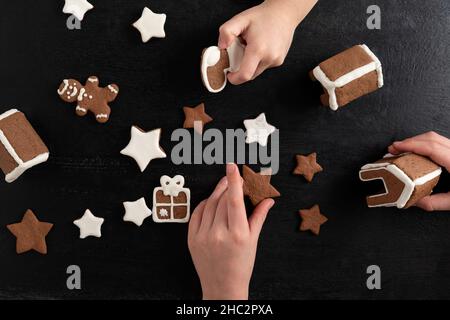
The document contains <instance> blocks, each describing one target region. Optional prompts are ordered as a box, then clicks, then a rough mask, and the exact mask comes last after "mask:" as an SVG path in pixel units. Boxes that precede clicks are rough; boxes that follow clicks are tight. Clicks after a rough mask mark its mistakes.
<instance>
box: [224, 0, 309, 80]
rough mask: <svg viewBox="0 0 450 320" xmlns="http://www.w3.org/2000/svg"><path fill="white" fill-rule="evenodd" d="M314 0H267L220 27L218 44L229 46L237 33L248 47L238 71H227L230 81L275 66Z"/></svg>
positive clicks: (281, 59) (279, 63) (287, 48)
mask: <svg viewBox="0 0 450 320" xmlns="http://www.w3.org/2000/svg"><path fill="white" fill-rule="evenodd" d="M316 2H317V0H266V1H264V2H263V3H262V4H260V5H258V6H255V7H253V8H250V9H248V10H246V11H244V12H242V13H240V14H238V15H236V16H234V17H233V18H232V19H231V20H229V21H227V22H226V23H224V24H223V25H222V26H221V27H220V30H219V31H220V36H219V48H220V49H225V48H228V47H229V46H230V45H231V44H232V43H233V41H234V40H235V38H236V37H241V38H242V39H243V40H245V42H246V44H247V47H246V50H245V54H244V57H243V60H242V62H241V67H240V69H239V71H237V72H232V73H229V74H228V80H229V81H230V82H231V83H233V84H236V85H237V84H241V83H244V82H247V81H249V80H253V79H254V78H256V77H257V76H259V75H260V74H261V73H262V72H264V71H265V70H266V69H268V68H272V67H278V66H280V65H282V64H283V62H284V59H285V58H286V55H287V53H288V51H289V48H290V47H291V43H292V38H293V35H294V31H295V29H296V28H297V26H298V24H299V23H300V22H302V21H303V19H304V18H305V17H306V15H307V14H308V13H309V11H310V10H311V9H312V8H313V6H314V5H315V4H316Z"/></svg>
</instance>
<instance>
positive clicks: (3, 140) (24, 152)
mask: <svg viewBox="0 0 450 320" xmlns="http://www.w3.org/2000/svg"><path fill="white" fill-rule="evenodd" d="M48 156H49V151H48V149H47V147H46V146H45V144H44V142H43V141H42V140H41V138H40V137H39V135H38V134H37V133H36V131H35V130H34V129H33V127H32V126H31V124H30V123H29V122H28V120H27V118H26V117H25V115H24V114H23V113H22V112H20V111H18V110H16V109H11V110H9V111H6V112H4V113H3V114H1V115H0V168H1V169H2V171H3V172H4V174H5V180H6V182H13V181H14V180H16V179H17V178H19V177H20V176H21V175H22V174H23V173H24V172H25V171H26V170H28V169H29V168H31V167H34V166H35V165H38V164H40V163H42V162H45V161H47V159H48Z"/></svg>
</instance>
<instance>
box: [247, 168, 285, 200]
mask: <svg viewBox="0 0 450 320" xmlns="http://www.w3.org/2000/svg"><path fill="white" fill-rule="evenodd" d="M242 177H243V179H244V185H243V188H244V195H246V196H248V197H249V198H250V201H251V202H252V204H253V205H254V206H256V205H258V204H259V203H260V202H261V201H263V200H264V199H267V198H276V197H279V196H280V195H281V194H280V193H279V192H278V190H277V189H275V188H274V187H273V186H272V185H271V184H270V179H271V177H272V176H271V172H270V170H269V171H264V172H261V173H256V172H254V171H253V170H252V169H250V168H249V167H247V166H246V165H244V166H242Z"/></svg>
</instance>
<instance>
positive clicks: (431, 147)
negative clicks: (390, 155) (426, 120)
mask: <svg viewBox="0 0 450 320" xmlns="http://www.w3.org/2000/svg"><path fill="white" fill-rule="evenodd" d="M393 148H394V149H395V150H396V151H398V152H400V153H402V152H413V153H417V154H420V155H422V156H426V157H429V158H431V159H432V160H433V161H434V162H436V163H437V164H439V165H441V166H444V167H446V168H447V170H448V169H450V148H447V147H446V146H445V145H443V144H441V143H439V142H436V141H423V140H416V139H407V140H405V141H402V142H394V144H393Z"/></svg>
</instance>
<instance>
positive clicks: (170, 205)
mask: <svg viewBox="0 0 450 320" xmlns="http://www.w3.org/2000/svg"><path fill="white" fill-rule="evenodd" d="M160 183H161V186H160V187H156V188H155V189H154V190H153V221H155V222H188V221H189V217H190V214H191V211H190V206H191V191H190V190H189V189H188V188H185V187H184V177H183V176H180V175H177V176H175V177H173V178H171V177H168V176H162V177H161V179H160Z"/></svg>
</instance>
